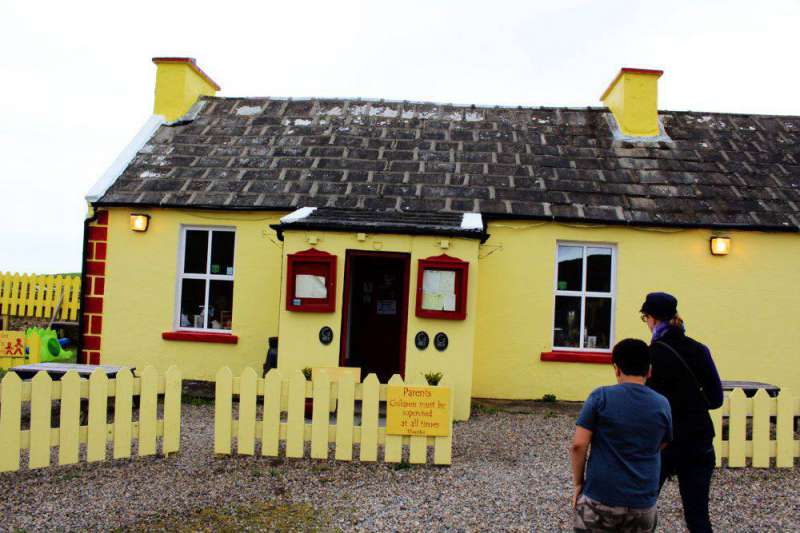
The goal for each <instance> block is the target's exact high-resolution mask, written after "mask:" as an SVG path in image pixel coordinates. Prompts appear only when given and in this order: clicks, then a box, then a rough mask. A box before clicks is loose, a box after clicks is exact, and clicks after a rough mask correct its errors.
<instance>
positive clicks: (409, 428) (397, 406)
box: [386, 385, 452, 437]
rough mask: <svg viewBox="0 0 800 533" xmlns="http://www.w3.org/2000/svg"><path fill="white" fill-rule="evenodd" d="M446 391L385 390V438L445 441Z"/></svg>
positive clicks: (394, 387)
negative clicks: (417, 438) (441, 439)
mask: <svg viewBox="0 0 800 533" xmlns="http://www.w3.org/2000/svg"><path fill="white" fill-rule="evenodd" d="M451 401H452V390H451V389H450V388H449V387H407V386H405V385H388V386H387V387H386V434H387V435H417V436H428V437H447V436H448V435H450V402H451Z"/></svg>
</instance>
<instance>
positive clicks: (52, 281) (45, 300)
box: [0, 272, 81, 321]
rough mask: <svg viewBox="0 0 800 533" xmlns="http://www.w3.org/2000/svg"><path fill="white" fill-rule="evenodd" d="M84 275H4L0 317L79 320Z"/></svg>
mask: <svg viewBox="0 0 800 533" xmlns="http://www.w3.org/2000/svg"><path fill="white" fill-rule="evenodd" d="M80 293H81V278H80V276H67V277H64V276H53V275H49V276H43V275H37V274H16V273H14V274H11V273H10V272H6V273H0V315H3V316H6V315H14V316H20V317H43V318H50V317H51V316H53V313H54V312H55V310H56V307H57V306H58V304H59V302H61V306H60V307H59V311H58V315H59V316H57V317H55V318H56V319H60V320H63V321H75V320H78V310H79V308H80Z"/></svg>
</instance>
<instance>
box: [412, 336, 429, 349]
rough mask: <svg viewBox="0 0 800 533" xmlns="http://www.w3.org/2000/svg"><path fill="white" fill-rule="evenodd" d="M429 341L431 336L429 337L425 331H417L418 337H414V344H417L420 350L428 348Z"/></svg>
mask: <svg viewBox="0 0 800 533" xmlns="http://www.w3.org/2000/svg"><path fill="white" fill-rule="evenodd" d="M429 342H430V338H428V334H427V333H425V332H424V331H420V332H419V333H417V335H416V337H414V344H416V345H417V348H418V349H420V350H424V349H425V348H427V347H428V343H429Z"/></svg>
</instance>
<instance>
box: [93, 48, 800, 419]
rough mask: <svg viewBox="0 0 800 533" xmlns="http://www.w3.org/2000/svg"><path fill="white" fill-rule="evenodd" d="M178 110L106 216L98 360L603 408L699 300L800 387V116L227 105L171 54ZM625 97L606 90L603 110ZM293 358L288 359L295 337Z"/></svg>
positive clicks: (620, 105)
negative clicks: (609, 387)
mask: <svg viewBox="0 0 800 533" xmlns="http://www.w3.org/2000/svg"><path fill="white" fill-rule="evenodd" d="M154 62H155V63H156V64H157V69H158V70H157V76H156V96H155V111H154V114H153V116H152V117H151V118H150V119H149V120H148V121H147V122H146V123H145V125H144V126H143V128H142V130H141V131H140V132H139V133H138V134H137V135H136V137H135V138H134V139H133V141H132V142H131V144H130V145H129V146H128V147H127V148H126V149H125V150H124V151H123V152H122V153H121V154H120V156H119V158H118V159H117V161H115V163H114V164H113V165H112V167H111V168H110V169H109V170H108V172H106V174H105V175H104V176H102V178H101V179H100V180H99V181H98V182H97V184H96V185H95V186H94V187H93V189H92V190H91V191H90V193H89V195H88V196H87V199H88V201H89V202H90V205H91V209H90V215H91V216H90V217H89V218H88V219H87V221H86V232H85V246H84V250H85V253H84V257H85V261H84V268H83V275H84V285H83V287H84V299H83V316H82V322H83V325H82V331H83V338H82V348H83V358H84V360H85V361H87V362H91V363H98V362H102V363H108V364H126V365H133V366H136V367H143V366H144V365H146V364H152V365H155V366H156V367H158V368H160V369H161V370H164V369H166V368H167V367H168V366H169V365H173V364H175V365H178V366H179V367H180V368H181V370H182V372H183V374H184V376H185V377H187V378H189V379H198V380H210V379H212V378H213V376H214V374H215V373H216V371H217V369H218V368H219V367H221V366H223V365H227V366H229V367H231V369H232V370H233V371H234V373H238V372H240V371H241V370H242V369H243V368H245V367H248V366H249V367H253V368H255V369H257V370H259V371H261V369H262V368H263V367H264V365H265V362H267V361H266V359H267V349H268V345H269V343H270V342H272V344H273V345H276V346H277V357H275V356H274V352H275V350H273V356H272V357H271V358H270V361H269V362H268V363H269V364H271V365H274V364H277V366H278V368H280V369H282V370H297V369H302V368H304V367H319V366H352V367H358V368H360V369H361V371H362V377H363V376H364V375H366V374H367V373H370V372H374V373H376V374H377V375H378V376H379V377H380V378H381V380H382V381H385V380H386V379H388V377H389V376H391V375H392V374H395V373H399V374H402V375H404V376H405V378H406V379H411V380H416V379H419V378H420V377H421V376H422V375H423V374H425V373H428V372H442V373H443V374H444V375H445V376H446V377H447V378H448V379H449V380H450V381H451V382H453V383H454V386H455V395H456V401H455V416H456V418H457V419H466V418H468V417H469V408H470V398H471V397H489V398H518V399H529V398H541V397H542V396H543V395H545V394H555V395H556V396H557V397H558V398H561V399H567V400H582V399H583V398H585V396H586V394H587V393H588V392H589V391H590V390H591V389H592V388H594V387H596V386H598V385H600V384H606V383H609V382H610V381H611V380H612V379H613V376H612V373H611V371H610V369H609V368H608V362H609V361H610V349H611V347H612V346H613V345H614V343H615V342H616V341H617V340H619V339H622V338H625V337H631V336H632V337H639V338H647V336H648V332H647V330H646V328H645V327H644V325H643V324H642V323H641V322H640V320H639V313H638V310H639V306H640V304H641V303H642V300H643V298H644V295H645V294H646V293H647V292H651V291H656V290H660V291H668V292H671V293H673V294H675V295H676V296H677V297H678V299H679V310H680V312H681V315H682V316H683V317H684V319H685V320H686V322H687V325H688V333H689V334H690V335H692V336H695V337H696V338H698V339H699V340H702V341H703V342H705V343H707V344H708V345H709V346H710V348H711V350H712V352H713V354H714V356H715V359H716V362H717V365H718V367H719V371H720V374H721V376H722V378H723V379H726V380H736V379H740V380H754V381H763V382H769V383H772V384H774V385H778V386H780V387H790V388H793V389H794V390H800V365H798V346H800V330H798V329H797V328H795V327H793V326H791V319H790V317H793V316H795V315H798V314H800V268H798V258H800V238H798V235H797V232H798V230H799V229H800V212H799V210H798V205H799V204H800V166H799V165H800V160H799V159H798V154H799V153H800V150H799V149H798V148H800V118H798V117H777V116H760V115H759V116H755V115H734V114H718V113H694V112H668V111H660V112H659V111H657V107H656V85H657V79H658V77H659V76H660V75H661V72H659V71H652V70H641V69H622V71H621V72H620V73H619V75H618V76H617V77H616V79H615V80H614V81H613V82H612V84H611V86H610V87H609V88H608V90H607V91H606V92H605V93H604V94H603V96H602V100H603V102H604V104H605V105H606V106H607V107H603V108H582V109H567V108H522V107H519V108H500V107H492V108H483V107H476V106H454V105H442V104H430V103H413V102H387V101H366V100H343V99H324V98H319V99H296V100H295V99H285V98H279V99H275V98H228V97H224V98H223V97H216V96H214V94H215V92H216V91H217V90H218V89H219V87H218V86H217V85H216V84H215V83H214V82H213V81H212V80H211V78H209V77H208V76H207V75H206V74H205V73H204V72H203V71H202V70H200V69H199V68H198V66H197V64H196V63H195V61H194V60H193V59H187V58H157V59H155V60H154ZM598 92H599V91H598ZM270 339H272V340H271V341H270Z"/></svg>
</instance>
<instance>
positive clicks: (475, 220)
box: [461, 213, 483, 231]
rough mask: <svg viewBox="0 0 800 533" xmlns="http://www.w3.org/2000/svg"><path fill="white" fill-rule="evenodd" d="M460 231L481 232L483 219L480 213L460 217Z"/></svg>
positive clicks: (465, 214)
mask: <svg viewBox="0 0 800 533" xmlns="http://www.w3.org/2000/svg"><path fill="white" fill-rule="evenodd" d="M461 229H467V230H481V231H483V217H482V216H481V214H480V213H464V214H463V215H462V217H461Z"/></svg>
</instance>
